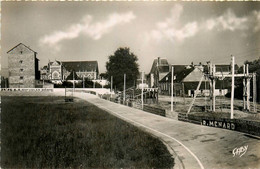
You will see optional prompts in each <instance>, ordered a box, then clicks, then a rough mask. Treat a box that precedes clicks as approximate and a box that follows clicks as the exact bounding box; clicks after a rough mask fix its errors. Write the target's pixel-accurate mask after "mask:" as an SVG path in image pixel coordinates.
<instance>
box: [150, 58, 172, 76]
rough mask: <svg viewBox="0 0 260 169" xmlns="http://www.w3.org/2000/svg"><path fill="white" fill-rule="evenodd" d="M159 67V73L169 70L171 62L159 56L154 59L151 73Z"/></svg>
mask: <svg viewBox="0 0 260 169" xmlns="http://www.w3.org/2000/svg"><path fill="white" fill-rule="evenodd" d="M157 67H158V70H159V73H165V72H169V63H168V61H167V59H165V58H160V57H158V58H157V59H154V61H153V65H152V68H151V71H150V73H153V72H154V71H155V70H156V68H157Z"/></svg>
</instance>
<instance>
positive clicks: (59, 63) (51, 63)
mask: <svg viewBox="0 0 260 169" xmlns="http://www.w3.org/2000/svg"><path fill="white" fill-rule="evenodd" d="M55 63H57V65H58V66H60V65H61V62H60V61H57V60H55V61H54V62H50V65H52V66H53V65H55Z"/></svg>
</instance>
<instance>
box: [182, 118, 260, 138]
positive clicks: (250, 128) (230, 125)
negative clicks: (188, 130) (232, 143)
mask: <svg viewBox="0 0 260 169" xmlns="http://www.w3.org/2000/svg"><path fill="white" fill-rule="evenodd" d="M178 120H180V121H185V122H190V123H195V124H201V125H204V126H208V127H216V128H222V129H227V130H234V131H239V132H243V133H248V134H253V135H257V136H260V122H258V121H249V120H245V119H228V118H221V117H210V116H202V115H194V114H188V116H186V114H185V113H179V114H178Z"/></svg>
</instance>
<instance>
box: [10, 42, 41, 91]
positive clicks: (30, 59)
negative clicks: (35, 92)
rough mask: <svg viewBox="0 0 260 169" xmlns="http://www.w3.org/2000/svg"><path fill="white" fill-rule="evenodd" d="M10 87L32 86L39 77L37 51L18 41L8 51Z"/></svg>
mask: <svg viewBox="0 0 260 169" xmlns="http://www.w3.org/2000/svg"><path fill="white" fill-rule="evenodd" d="M7 54H8V73H9V87H10V88H34V87H35V85H36V80H39V79H40V72H39V59H37V57H36V55H37V52H35V51H33V50H32V49H30V48H29V47H28V46H26V45H24V44H22V43H20V44H18V45H17V46H15V47H13V48H12V49H10V50H9V51H8V52H7Z"/></svg>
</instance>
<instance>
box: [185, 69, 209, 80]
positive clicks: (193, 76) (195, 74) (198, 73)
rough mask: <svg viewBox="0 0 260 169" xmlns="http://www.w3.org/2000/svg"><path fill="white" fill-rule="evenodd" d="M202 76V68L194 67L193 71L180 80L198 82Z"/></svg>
mask: <svg viewBox="0 0 260 169" xmlns="http://www.w3.org/2000/svg"><path fill="white" fill-rule="evenodd" d="M202 76H204V72H203V69H201V67H194V69H193V71H192V72H190V73H189V74H188V75H187V76H186V77H185V78H184V79H183V80H182V81H183V82H199V81H200V79H201V77H202ZM203 81H204V80H203Z"/></svg>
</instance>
